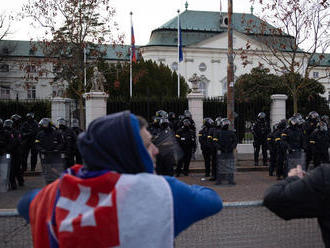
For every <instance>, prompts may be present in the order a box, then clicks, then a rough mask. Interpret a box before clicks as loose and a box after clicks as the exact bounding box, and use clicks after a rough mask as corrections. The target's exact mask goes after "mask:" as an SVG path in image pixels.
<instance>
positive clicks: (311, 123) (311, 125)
mask: <svg viewBox="0 0 330 248" xmlns="http://www.w3.org/2000/svg"><path fill="white" fill-rule="evenodd" d="M319 119H320V116H319V114H318V113H317V112H316V111H311V112H309V113H308V115H307V120H306V121H305V123H304V125H303V130H304V137H305V142H304V143H305V153H306V171H308V168H309V163H310V162H311V161H312V160H314V159H313V149H314V148H313V147H314V146H313V144H312V143H311V142H310V140H311V135H312V133H313V131H314V130H315V128H316V125H317V123H318V122H319Z"/></svg>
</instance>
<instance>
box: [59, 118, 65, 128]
mask: <svg viewBox="0 0 330 248" xmlns="http://www.w3.org/2000/svg"><path fill="white" fill-rule="evenodd" d="M57 125H58V126H66V120H65V119H64V118H59V119H57Z"/></svg>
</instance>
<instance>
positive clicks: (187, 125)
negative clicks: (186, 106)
mask: <svg viewBox="0 0 330 248" xmlns="http://www.w3.org/2000/svg"><path fill="white" fill-rule="evenodd" d="M182 123H183V126H185V127H190V125H191V123H190V120H188V119H184V120H183V121H182Z"/></svg>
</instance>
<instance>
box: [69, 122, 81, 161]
mask: <svg viewBox="0 0 330 248" xmlns="http://www.w3.org/2000/svg"><path fill="white" fill-rule="evenodd" d="M71 129H72V131H73V133H74V134H75V140H77V139H78V136H79V134H80V133H82V132H83V130H82V129H81V128H80V126H79V120H78V119H75V118H74V119H72V123H71ZM73 156H74V160H75V161H74V163H75V164H82V158H81V154H80V152H79V150H78V146H77V142H75V143H74V148H73Z"/></svg>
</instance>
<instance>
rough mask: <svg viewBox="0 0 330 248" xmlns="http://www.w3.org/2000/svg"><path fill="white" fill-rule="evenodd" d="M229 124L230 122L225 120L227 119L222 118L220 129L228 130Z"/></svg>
mask: <svg viewBox="0 0 330 248" xmlns="http://www.w3.org/2000/svg"><path fill="white" fill-rule="evenodd" d="M230 123H231V122H230V120H229V119H227V118H223V119H222V120H221V128H222V129H228V127H229V125H230Z"/></svg>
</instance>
